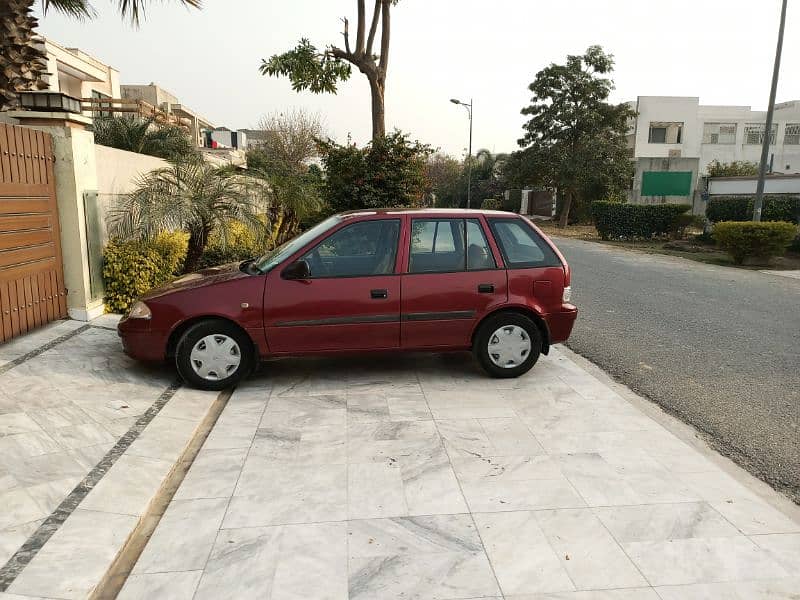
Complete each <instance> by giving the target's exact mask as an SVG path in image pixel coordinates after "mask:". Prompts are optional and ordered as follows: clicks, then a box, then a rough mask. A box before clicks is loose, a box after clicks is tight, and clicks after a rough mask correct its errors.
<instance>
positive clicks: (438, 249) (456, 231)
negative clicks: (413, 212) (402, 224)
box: [408, 219, 466, 273]
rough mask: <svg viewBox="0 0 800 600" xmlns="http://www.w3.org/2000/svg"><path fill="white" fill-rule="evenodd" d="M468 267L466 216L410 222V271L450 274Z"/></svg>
mask: <svg viewBox="0 0 800 600" xmlns="http://www.w3.org/2000/svg"><path fill="white" fill-rule="evenodd" d="M465 267H466V255H465V252H464V220H463V219H414V220H413V221H412V222H411V256H410V258H409V269H408V270H409V272H410V273H449V272H453V271H464V270H465Z"/></svg>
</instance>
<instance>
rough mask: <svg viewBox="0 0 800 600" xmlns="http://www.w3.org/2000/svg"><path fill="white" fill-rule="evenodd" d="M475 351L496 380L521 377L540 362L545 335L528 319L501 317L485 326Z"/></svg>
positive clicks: (488, 321)
mask: <svg viewBox="0 0 800 600" xmlns="http://www.w3.org/2000/svg"><path fill="white" fill-rule="evenodd" d="M472 351H473V353H474V354H475V357H476V358H477V359H478V362H479V363H480V364H481V366H482V367H483V369H484V370H485V371H486V372H487V373H488V374H489V375H491V376H492V377H519V376H520V375H522V374H523V373H527V372H528V371H530V370H531V368H532V367H533V365H535V364H536V361H537V360H539V354H540V353H541V351H542V335H541V333H540V332H539V328H538V327H537V326H536V323H534V322H533V321H531V320H530V319H529V318H528V317H526V316H524V315H521V314H518V313H500V314H498V315H495V316H493V317H490V318H488V319H486V321H484V322H483V323H482V324H481V326H480V328H479V329H478V332H477V334H476V335H475V343H474V346H473V348H472Z"/></svg>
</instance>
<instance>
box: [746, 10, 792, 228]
mask: <svg viewBox="0 0 800 600" xmlns="http://www.w3.org/2000/svg"><path fill="white" fill-rule="evenodd" d="M785 27H786V0H783V4H782V7H781V24H780V27H779V28H778V47H777V48H776V49H775V65H774V67H773V70H772V88H771V89H770V92H769V106H767V122H766V123H765V124H764V143H763V145H762V146H761V163H760V164H759V166H758V184H757V185H756V197H755V200H754V201H753V221H760V220H761V207H762V206H763V202H764V179H765V177H766V175H767V159H768V157H769V144H770V137H771V133H772V118H773V115H774V114H775V95H776V93H777V91H778V75H779V73H780V70H781V53H782V52H783V30H784V28H785ZM775 136H776V137H777V132H776V133H775ZM775 141H776V142H777V140H775Z"/></svg>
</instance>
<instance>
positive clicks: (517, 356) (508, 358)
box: [488, 325, 531, 369]
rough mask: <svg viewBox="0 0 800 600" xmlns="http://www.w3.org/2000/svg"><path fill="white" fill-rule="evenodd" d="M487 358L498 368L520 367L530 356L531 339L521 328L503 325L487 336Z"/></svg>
mask: <svg viewBox="0 0 800 600" xmlns="http://www.w3.org/2000/svg"><path fill="white" fill-rule="evenodd" d="M488 350H489V358H490V359H492V362H493V363H494V364H496V365H497V366H498V367H502V368H504V369H512V368H514V367H518V366H520V365H521V364H522V363H524V362H525V359H527V358H528V356H530V354H531V338H530V336H529V335H528V332H526V331H525V330H524V329H523V328H522V327H518V326H516V325H504V326H503V327H501V328H500V329H498V330H497V331H495V332H494V333H493V334H492V335H490V336H489V345H488Z"/></svg>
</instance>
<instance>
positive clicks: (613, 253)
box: [556, 239, 800, 503]
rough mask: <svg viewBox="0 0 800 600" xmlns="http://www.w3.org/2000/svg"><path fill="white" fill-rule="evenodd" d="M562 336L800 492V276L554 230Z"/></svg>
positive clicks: (723, 447)
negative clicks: (562, 271) (567, 300)
mask: <svg viewBox="0 0 800 600" xmlns="http://www.w3.org/2000/svg"><path fill="white" fill-rule="evenodd" d="M556 242H557V244H558V246H559V247H560V248H561V250H562V251H563V253H564V254H565V255H566V257H567V260H568V261H569V263H570V265H571V266H572V268H573V278H572V287H573V298H574V299H575V301H576V303H577V304H578V306H579V307H580V308H581V310H582V312H581V314H580V316H579V318H578V322H577V323H576V327H575V331H574V333H573V336H572V339H571V340H570V342H569V346H570V347H571V348H572V349H573V350H575V351H576V352H578V353H580V354H582V355H584V356H585V357H587V358H588V359H590V360H591V361H593V362H594V363H596V364H598V365H600V366H601V367H602V368H603V369H605V370H606V371H608V372H609V373H611V374H612V375H613V376H614V377H616V378H618V379H620V380H621V381H623V382H624V383H625V384H627V385H628V386H630V387H631V388H633V389H634V390H636V391H637V392H639V393H641V394H644V395H646V396H648V397H649V398H651V399H652V400H654V401H655V402H657V403H658V404H660V405H661V406H663V407H664V408H666V409H667V410H669V411H670V412H673V413H675V414H677V415H678V416H680V417H681V418H682V419H683V420H684V421H688V422H689V423H691V424H692V425H694V426H695V427H696V428H698V429H699V430H701V431H703V432H705V433H707V434H708V435H709V436H710V439H711V441H712V443H713V444H714V445H715V446H716V447H717V449H718V450H720V451H721V452H723V453H725V454H727V455H729V456H730V457H731V458H733V459H734V460H736V461H737V462H738V463H739V464H741V465H743V466H744V467H746V468H747V469H749V470H750V471H751V472H752V473H754V474H755V475H757V476H758V477H761V478H762V479H764V480H765V481H767V482H769V483H770V484H771V485H773V486H774V487H776V488H777V489H780V490H782V491H784V492H785V493H787V494H788V495H789V496H790V497H792V499H794V500H795V502H798V503H800V281H797V280H794V279H789V278H786V277H780V276H776V275H767V274H764V273H759V272H757V271H746V270H740V269H732V268H727V267H717V266H711V265H704V264H702V263H696V262H691V261H687V260H683V259H678V258H672V257H668V256H658V255H649V254H644V253H639V252H633V251H629V250H622V249H618V248H614V247H610V246H605V245H602V244H597V243H592V242H583V241H577V240H569V239H557V240H556Z"/></svg>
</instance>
